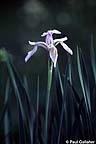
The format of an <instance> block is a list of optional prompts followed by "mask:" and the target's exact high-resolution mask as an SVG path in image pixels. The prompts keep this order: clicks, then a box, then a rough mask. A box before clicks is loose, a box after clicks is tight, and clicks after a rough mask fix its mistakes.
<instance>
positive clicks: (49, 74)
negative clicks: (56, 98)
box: [45, 60, 53, 144]
mask: <svg viewBox="0 0 96 144" xmlns="http://www.w3.org/2000/svg"><path fill="white" fill-rule="evenodd" d="M52 72H53V62H52V61H51V65H50V60H48V84H47V98H46V111H45V143H46V144H47V141H48V111H49V101H50V90H51V84H52Z"/></svg>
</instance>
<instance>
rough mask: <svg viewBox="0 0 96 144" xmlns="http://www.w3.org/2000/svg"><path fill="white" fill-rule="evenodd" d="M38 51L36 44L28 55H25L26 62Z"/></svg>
mask: <svg viewBox="0 0 96 144" xmlns="http://www.w3.org/2000/svg"><path fill="white" fill-rule="evenodd" d="M36 51H37V46H34V48H33V49H32V50H31V51H29V52H28V54H27V56H26V57H25V62H27V61H28V60H29V59H30V57H31V56H32V55H33V54H34V53H35V52H36Z"/></svg>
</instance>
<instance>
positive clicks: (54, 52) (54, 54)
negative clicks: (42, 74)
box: [49, 47, 58, 67]
mask: <svg viewBox="0 0 96 144" xmlns="http://www.w3.org/2000/svg"><path fill="white" fill-rule="evenodd" d="M49 56H50V58H51V60H52V62H53V63H54V67H56V63H57V59H58V52H57V49H56V48H55V47H53V48H51V49H50V51H49Z"/></svg>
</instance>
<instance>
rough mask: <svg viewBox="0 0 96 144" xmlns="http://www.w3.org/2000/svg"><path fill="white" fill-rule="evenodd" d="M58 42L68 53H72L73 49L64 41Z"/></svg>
mask: <svg viewBox="0 0 96 144" xmlns="http://www.w3.org/2000/svg"><path fill="white" fill-rule="evenodd" d="M60 44H61V45H62V47H63V48H64V49H65V50H66V51H67V52H68V53H69V54H71V55H73V51H72V50H71V49H70V48H69V47H68V46H67V45H66V44H65V43H63V42H60Z"/></svg>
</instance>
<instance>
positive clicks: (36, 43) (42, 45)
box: [29, 41, 49, 50]
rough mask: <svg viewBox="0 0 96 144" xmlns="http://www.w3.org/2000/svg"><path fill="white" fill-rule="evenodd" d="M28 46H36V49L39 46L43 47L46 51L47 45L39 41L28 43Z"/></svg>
mask: <svg viewBox="0 0 96 144" xmlns="http://www.w3.org/2000/svg"><path fill="white" fill-rule="evenodd" d="M29 44H30V45H33V46H34V45H37V46H38V47H39V46H40V47H43V48H45V49H46V50H48V48H49V47H48V45H47V44H46V43H45V42H41V41H38V42H31V41H29Z"/></svg>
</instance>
